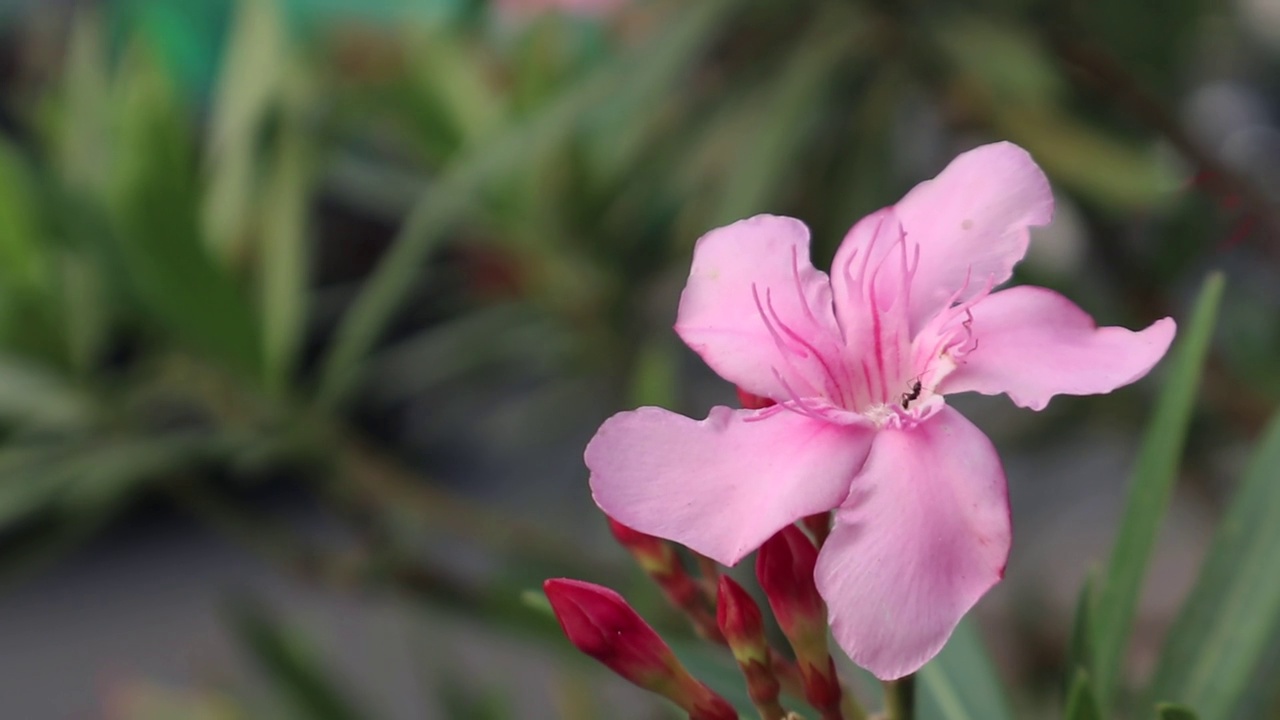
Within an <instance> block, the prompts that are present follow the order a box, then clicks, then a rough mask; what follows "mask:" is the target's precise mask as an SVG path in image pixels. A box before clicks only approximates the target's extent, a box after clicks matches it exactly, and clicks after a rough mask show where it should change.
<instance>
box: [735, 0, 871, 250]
mask: <svg viewBox="0 0 1280 720" xmlns="http://www.w3.org/2000/svg"><path fill="white" fill-rule="evenodd" d="M828 7H829V8H830V10H829V11H828V12H825V13H823V14H822V15H820V16H818V17H817V18H816V19H815V22H814V25H813V29H812V30H811V31H810V32H809V33H808V34H807V35H806V37H804V38H803V39H802V40H801V41H800V42H798V43H797V47H798V48H799V49H798V50H797V52H796V53H795V54H794V55H792V57H791V59H790V61H789V62H788V63H787V65H786V66H785V67H784V68H783V69H782V71H781V72H780V73H779V74H778V78H777V80H776V81H775V82H774V84H773V86H772V87H769V88H768V89H767V91H766V93H765V95H764V97H763V98H762V100H763V102H761V103H759V104H756V103H752V104H751V106H750V109H749V110H748V112H750V113H751V114H752V115H753V117H752V118H751V121H753V125H754V128H753V130H754V132H752V133H751V134H750V135H749V136H748V137H747V138H745V139H744V141H743V143H742V147H743V148H750V151H749V152H737V153H735V154H734V157H735V159H736V161H737V162H735V163H734V164H733V166H731V167H730V168H729V169H728V171H727V172H726V173H725V175H724V178H725V179H724V190H723V192H722V194H721V196H720V207H719V209H718V210H717V212H716V214H715V216H714V217H713V218H712V220H713V223H712V224H713V225H723V224H727V223H730V222H733V221H734V220H739V219H741V218H744V217H747V216H748V215H753V214H755V213H758V212H762V211H764V210H766V209H768V208H766V207H764V205H765V203H766V202H767V201H768V200H770V199H771V198H773V196H774V195H775V194H776V192H777V190H778V189H779V188H781V187H787V186H788V185H791V184H792V183H791V180H792V177H791V176H790V175H789V173H794V172H796V171H798V170H799V169H800V168H799V167H798V165H797V163H796V161H795V158H796V155H797V154H798V149H799V147H800V146H801V145H802V144H803V143H804V140H805V138H806V136H807V134H808V133H809V131H810V130H812V123H813V119H814V118H815V117H816V116H818V115H819V113H818V112H816V109H817V108H818V106H819V105H821V104H822V103H823V102H824V101H825V100H826V98H827V96H828V94H829V93H828V92H827V88H828V86H829V84H830V80H831V78H832V75H833V71H834V70H835V69H836V67H837V65H838V62H839V60H840V59H841V58H842V57H844V56H845V55H846V53H847V51H848V49H849V47H850V41H849V30H848V29H849V28H850V27H855V26H856V24H855V23H853V22H851V19H852V18H850V17H849V15H850V13H848V12H847V8H846V7H845V6H844V5H832V6H828ZM837 11H843V12H837ZM761 106H763V107H764V108H766V110H765V111H764V112H763V113H760V114H759V117H754V115H756V112H755V110H756V109H757V108H758V107H761Z"/></svg>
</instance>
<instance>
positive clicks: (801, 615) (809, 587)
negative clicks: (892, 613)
mask: <svg viewBox="0 0 1280 720" xmlns="http://www.w3.org/2000/svg"><path fill="white" fill-rule="evenodd" d="M817 563H818V549H817V548H815V547H814V545H813V542H811V541H810V540H809V538H808V536H806V535H805V534H804V533H803V532H801V530H800V528H798V527H796V526H795V525H788V526H787V527H785V528H783V529H782V531H781V532H779V533H778V534H777V535H774V536H773V537H771V538H769V539H768V540H766V541H765V543H764V545H762V546H760V552H759V554H758V555H757V557H756V577H757V578H758V579H759V580H760V587H762V588H764V594H765V597H767V598H768V599H769V607H771V608H772V609H773V614H774V616H776V617H777V618H778V626H779V627H780V628H782V634H784V635H786V636H787V640H788V641H789V642H790V643H791V648H792V649H793V650H795V653H796V665H797V666H798V667H799V669H800V676H801V681H802V683H803V685H804V695H805V699H806V700H808V701H809V704H810V705H812V706H813V707H814V709H815V710H818V711H819V712H820V713H821V714H822V717H823V718H824V720H825V719H826V718H839V717H841V710H840V700H841V694H842V691H841V688H840V678H839V676H838V675H836V668H835V663H833V662H832V660H831V655H830V653H828V652H827V608H826V604H825V603H823V601H822V596H821V595H819V594H818V588H817V586H816V585H815V584H814V580H813V572H814V568H815V566H816V565H817Z"/></svg>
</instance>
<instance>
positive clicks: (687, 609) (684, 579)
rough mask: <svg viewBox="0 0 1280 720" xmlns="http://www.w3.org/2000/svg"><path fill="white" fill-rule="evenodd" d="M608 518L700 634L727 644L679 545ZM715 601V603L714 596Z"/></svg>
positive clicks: (618, 536) (624, 543)
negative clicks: (681, 553) (679, 551)
mask: <svg viewBox="0 0 1280 720" xmlns="http://www.w3.org/2000/svg"><path fill="white" fill-rule="evenodd" d="M608 520H609V530H610V532H612V533H613V537H614V538H616V539H617V541H618V543H619V544H620V545H622V547H624V548H626V549H627V552H629V553H631V556H632V557H634V558H635V560H636V563H637V564H639V565H640V568H641V569H642V570H644V572H645V574H647V575H648V576H649V577H651V578H653V581H654V582H655V583H657V584H658V587H659V588H660V589H661V590H662V594H663V595H664V596H666V598H667V600H668V601H669V602H670V603H671V604H672V605H674V606H675V607H677V608H679V609H680V611H681V612H683V613H684V614H685V615H686V616H688V618H689V621H690V622H691V623H692V624H693V629H694V631H695V632H697V633H698V635H699V637H702V638H704V639H707V640H711V641H712V642H716V643H723V642H724V639H723V638H722V637H721V635H720V629H719V628H718V627H716V619H715V617H714V616H713V615H712V613H711V610H710V609H709V608H708V604H707V599H706V592H705V590H703V588H702V587H701V584H700V583H699V582H697V581H695V580H694V579H693V577H692V576H690V575H689V573H688V571H686V570H685V567H684V563H682V562H681V561H680V555H679V553H677V552H676V548H675V546H674V545H672V544H671V543H669V542H667V541H666V540H662V539H659V538H656V537H653V536H652V535H646V534H644V533H642V532H639V531H637V530H633V529H632V528H629V527H627V526H626V525H623V524H622V523H620V522H618V521H616V520H614V519H613V518H609V519H608ZM704 572H705V570H704ZM704 580H705V578H704ZM712 582H714V579H713V580H712ZM712 601H713V602H714V597H713V598H712Z"/></svg>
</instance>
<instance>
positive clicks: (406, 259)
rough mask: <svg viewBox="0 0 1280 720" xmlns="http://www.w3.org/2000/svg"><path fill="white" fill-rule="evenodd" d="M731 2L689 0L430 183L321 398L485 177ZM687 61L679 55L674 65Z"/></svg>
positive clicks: (339, 383)
mask: <svg viewBox="0 0 1280 720" xmlns="http://www.w3.org/2000/svg"><path fill="white" fill-rule="evenodd" d="M734 4H735V3H733V2H729V1H728V0H713V1H711V2H705V3H697V4H694V5H692V6H690V7H689V9H688V10H687V11H686V12H685V14H684V16H683V17H681V18H680V19H679V20H678V21H676V22H673V23H671V25H670V28H671V30H670V31H669V32H667V33H663V34H660V35H659V36H658V37H657V38H655V40H654V44H653V45H652V46H644V47H640V48H637V50H636V52H633V53H631V54H628V55H626V56H624V57H623V58H622V59H621V60H619V61H617V62H616V63H610V64H607V65H604V66H602V67H601V68H599V69H597V70H596V71H594V72H593V73H591V74H590V75H588V76H587V77H586V78H585V79H584V80H582V81H581V82H580V83H579V84H577V85H575V86H574V87H572V88H570V89H569V90H567V91H566V92H564V93H563V94H562V95H560V96H559V97H558V98H557V99H556V100H554V101H553V102H551V103H550V104H549V105H548V106H546V107H545V108H543V110H542V111H541V112H539V113H536V114H535V115H534V116H533V117H532V118H531V119H530V120H529V121H527V122H525V123H522V124H519V125H517V126H516V127H513V128H511V129H510V130H509V131H507V132H506V133H502V134H500V135H498V136H497V137H495V138H494V139H493V141H492V142H490V143H487V144H486V145H485V146H484V147H483V148H481V149H478V150H477V151H476V152H474V153H472V154H471V155H468V156H467V157H466V158H464V159H463V160H460V161H458V163H457V164H455V165H454V166H453V167H452V169H451V170H450V171H448V172H447V173H446V174H445V175H444V176H443V177H441V178H440V179H439V180H438V181H437V182H435V183H433V184H432V185H431V186H430V187H429V188H427V190H426V192H425V193H424V194H423V195H422V198H421V200H420V201H419V202H418V203H417V204H416V205H415V206H414V207H413V209H412V210H411V211H410V213H409V217H407V218H406V219H405V221H404V224H403V226H402V227H401V228H400V232H399V233H398V234H397V236H396V238H395V240H394V242H393V244H392V247H391V250H390V251H388V252H387V254H386V255H385V256H384V257H383V258H382V260H381V262H380V263H379V264H378V267H377V269H376V270H375V271H374V274H373V276H372V277H371V278H370V279H369V282H368V283H367V284H366V285H365V287H364V289H363V291H362V292H361V294H360V296H359V297H358V298H357V299H356V302H355V304H354V305H353V306H352V307H351V309H350V310H348V311H347V313H346V315H345V316H344V317H343V318H342V321H341V323H340V324H339V326H338V329H337V331H336V333H335V340H334V343H333V346H332V347H331V348H330V350H329V353H328V355H327V357H326V358H325V360H324V367H323V374H322V377H321V383H320V401H321V402H322V403H324V404H330V405H332V404H336V403H340V402H341V401H342V400H343V399H344V398H345V397H346V396H347V394H348V393H350V392H351V391H352V390H353V389H354V386H355V383H356V382H357V380H358V375H359V371H360V364H361V363H362V362H363V360H364V359H365V356H366V355H367V354H368V353H369V351H370V349H371V348H372V347H373V345H374V343H376V342H377V341H378V338H379V337H380V336H381V335H382V332H383V331H384V330H385V328H386V326H387V323H388V322H389V321H390V320H391V318H392V316H393V314H394V313H395V311H396V310H397V308H398V307H399V305H400V303H401V302H402V301H403V300H404V298H405V295H406V294H407V292H408V291H409V289H410V288H411V287H412V284H413V281H414V279H415V278H416V277H418V275H419V272H420V265H421V263H422V261H423V260H424V259H425V258H426V257H427V256H428V255H429V254H430V253H431V251H432V250H434V249H435V247H436V246H437V244H438V243H439V242H440V241H441V240H442V239H443V237H444V234H445V232H446V230H447V229H448V227H449V226H450V225H451V224H452V223H454V222H456V221H457V220H458V219H459V218H460V217H462V216H463V215H464V214H465V213H466V212H467V211H468V210H469V209H470V208H471V206H472V204H473V203H474V202H475V200H476V196H477V191H478V190H479V189H480V188H482V187H483V186H484V185H485V183H487V182H489V181H491V180H492V179H494V178H497V177H502V176H505V175H509V174H510V173H511V172H513V171H514V170H515V169H517V168H520V167H522V166H523V165H525V164H527V163H528V162H529V160H530V158H531V157H532V156H533V154H534V153H536V152H537V151H538V149H539V148H542V147H546V145H547V144H548V143H549V142H551V141H553V140H558V139H563V138H566V137H569V136H570V135H571V134H572V133H573V131H574V129H575V128H576V127H577V121H578V119H579V118H580V117H581V116H582V114H583V113H584V112H586V111H587V110H589V109H592V108H594V107H596V106H597V105H599V104H600V103H601V102H602V101H603V100H604V99H606V98H608V97H611V95H612V94H613V93H614V92H615V91H616V89H617V88H618V87H620V86H625V85H626V84H627V79H628V78H630V76H631V75H632V74H633V73H634V72H635V71H636V70H637V69H639V68H644V67H645V66H647V65H649V64H651V63H652V59H653V57H654V53H655V52H658V50H659V48H660V49H661V54H662V55H663V56H664V57H666V56H667V54H669V53H675V54H682V55H684V56H685V58H686V60H692V58H693V57H694V56H695V55H696V54H697V52H699V51H700V50H702V49H703V48H704V47H705V45H706V43H707V41H708V39H709V38H710V36H711V34H712V33H714V32H715V31H716V30H717V29H718V28H719V26H720V25H719V20H720V18H721V17H723V15H724V14H725V12H726V11H727V10H729V9H731V8H732V7H733V6H734ZM683 66H684V63H681V64H679V65H678V66H677V67H683ZM676 77H679V76H678V74H677V75H676Z"/></svg>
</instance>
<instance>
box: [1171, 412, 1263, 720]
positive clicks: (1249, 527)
mask: <svg viewBox="0 0 1280 720" xmlns="http://www.w3.org/2000/svg"><path fill="white" fill-rule="evenodd" d="M1277 467H1280V414H1277V415H1276V416H1274V417H1273V418H1272V420H1271V422H1270V424H1269V425H1268V427H1267V429H1266V431H1265V432H1264V433H1263V436H1262V439H1261V440H1260V442H1259V444H1258V447H1257V449H1256V450H1255V451H1254V455H1253V458H1252V460H1251V461H1250V463H1249V465H1248V467H1247V468H1246V469H1245V472H1244V477H1243V478H1242V480H1241V482H1240V486H1239V488H1238V489H1237V490H1236V495H1235V498H1234V500H1232V502H1231V505H1230V507H1229V508H1228V509H1227V512H1226V515H1225V517H1224V518H1223V520H1222V524H1221V525H1220V526H1219V527H1218V530H1217V533H1216V534H1215V536H1214V539H1213V544H1212V545H1211V546H1210V548H1209V553H1208V555H1207V556H1206V558H1205V561H1204V565H1203V566H1201V569H1200V577H1199V579H1198V580H1197V581H1196V584H1195V587H1194V588H1193V589H1192V591H1191V595H1190V596H1189V597H1188V599H1187V602H1186V604H1185V605H1183V607H1182V611H1181V612H1180V613H1179V615H1178V619H1177V621H1176V622H1175V623H1174V625H1173V627H1172V629H1171V630H1170V631H1169V636H1168V639H1167V640H1166V641H1165V646H1164V650H1163V651H1162V652H1161V653H1160V662H1159V664H1158V665H1157V666H1156V672H1155V675H1154V677H1153V679H1152V682H1151V686H1150V687H1149V688H1148V691H1147V694H1146V697H1147V698H1148V699H1149V701H1151V702H1154V701H1156V700H1176V701H1178V702H1181V703H1185V704H1187V705H1189V706H1191V707H1194V708H1196V709H1197V710H1198V711H1199V713H1200V715H1201V717H1204V718H1206V719H1207V720H1216V719H1218V718H1224V719H1225V718H1230V717H1233V716H1234V714H1235V710H1236V709H1237V707H1238V706H1239V704H1240V703H1241V701H1242V700H1243V695H1244V693H1245V692H1246V690H1247V689H1248V686H1249V684H1250V680H1251V678H1252V677H1253V675H1254V672H1255V670H1256V669H1257V667H1258V663H1259V661H1260V660H1261V659H1262V657H1263V655H1264V654H1265V652H1266V651H1267V649H1268V648H1269V647H1270V646H1271V644H1272V643H1274V642H1275V641H1276V638H1277V637H1280V552H1277V548H1280V482H1277V481H1276V480H1277V476H1276V468H1277ZM1271 689H1274V688H1268V690H1271Z"/></svg>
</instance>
